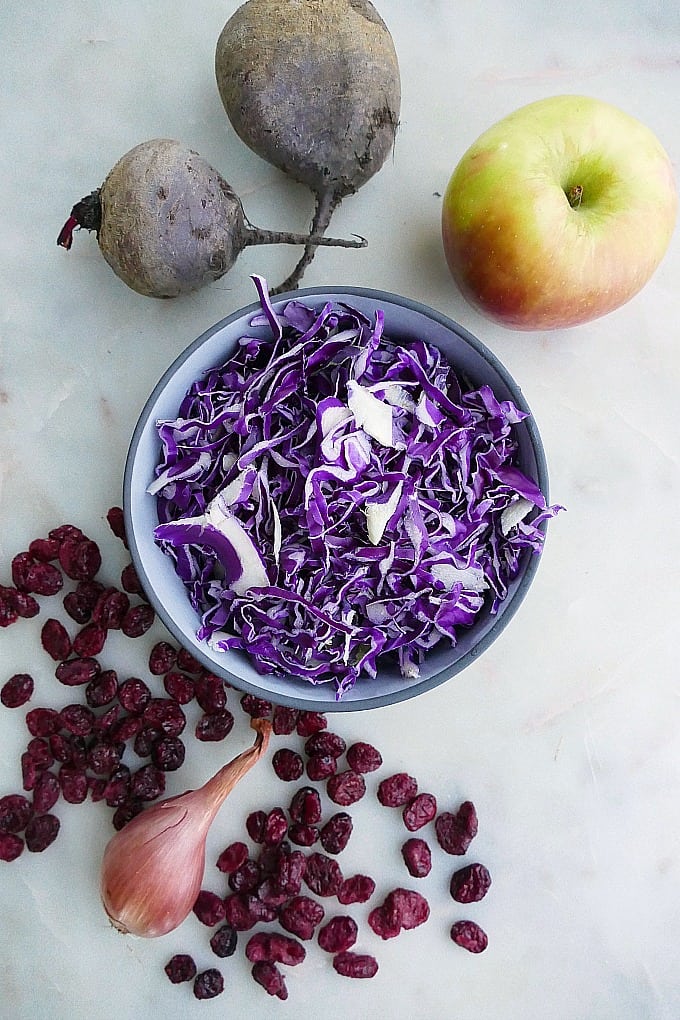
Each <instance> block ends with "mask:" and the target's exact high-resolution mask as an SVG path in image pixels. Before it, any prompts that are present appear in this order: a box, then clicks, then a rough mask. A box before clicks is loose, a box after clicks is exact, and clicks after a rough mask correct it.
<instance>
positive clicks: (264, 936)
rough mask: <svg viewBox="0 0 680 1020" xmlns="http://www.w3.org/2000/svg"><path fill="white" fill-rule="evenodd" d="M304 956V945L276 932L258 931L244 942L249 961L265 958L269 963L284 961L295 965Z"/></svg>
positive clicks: (254, 961)
mask: <svg viewBox="0 0 680 1020" xmlns="http://www.w3.org/2000/svg"><path fill="white" fill-rule="evenodd" d="M305 956H306V951H305V947H304V946H303V945H301V944H300V943H299V942H298V941H297V939H292V938H290V937H289V936H288V935H280V934H279V933H278V932H265V931H260V932H257V934H255V935H251V937H250V938H249V939H248V942H247V944H246V958H247V959H248V960H250V962H251V963H258V962H259V961H261V960H267V961H268V962H269V963H284V964H286V966H288V967H295V966H297V964H299V963H302V961H303V960H304V958H305Z"/></svg>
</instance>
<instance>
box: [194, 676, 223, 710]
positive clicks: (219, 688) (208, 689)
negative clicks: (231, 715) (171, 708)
mask: <svg viewBox="0 0 680 1020" xmlns="http://www.w3.org/2000/svg"><path fill="white" fill-rule="evenodd" d="M194 692H195V697H196V701H197V702H198V704H199V705H200V707H201V708H202V709H203V711H204V712H206V713H207V714H208V715H211V714H214V713H215V712H221V711H222V709H223V708H224V707H225V705H226V704H227V692H226V690H225V689H224V683H223V681H222V680H220V678H219V677H218V676H215V675H214V674H213V673H203V674H201V675H200V676H198V677H197V678H196V680H195V681H194Z"/></svg>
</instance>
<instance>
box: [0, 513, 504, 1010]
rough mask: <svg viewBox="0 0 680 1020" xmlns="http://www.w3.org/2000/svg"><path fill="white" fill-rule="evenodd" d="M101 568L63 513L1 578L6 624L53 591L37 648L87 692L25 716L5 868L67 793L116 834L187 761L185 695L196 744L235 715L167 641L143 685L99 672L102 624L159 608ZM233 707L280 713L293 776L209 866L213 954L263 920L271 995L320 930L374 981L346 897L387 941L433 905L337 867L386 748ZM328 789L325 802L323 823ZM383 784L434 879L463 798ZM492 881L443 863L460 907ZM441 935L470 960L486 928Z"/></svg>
mask: <svg viewBox="0 0 680 1020" xmlns="http://www.w3.org/2000/svg"><path fill="white" fill-rule="evenodd" d="M107 519H108V522H109V525H110V527H111V530H112V531H113V533H114V535H116V537H117V538H119V539H121V540H122V541H123V543H125V544H126V541H125V534H124V527H123V518H122V512H121V511H120V509H119V508H117V507H114V508H112V509H111V510H109V512H108V514H107ZM101 565H102V558H101V553H100V550H99V547H98V546H97V544H96V543H95V542H93V541H92V540H91V539H89V538H88V537H87V536H86V535H84V534H83V532H82V531H81V530H80V529H79V528H77V527H75V526H74V525H70V524H67V525H62V526H61V527H58V528H55V529H54V530H52V531H50V532H49V534H48V535H47V537H46V538H38V539H36V540H35V541H33V542H31V544H30V545H29V548H28V549H27V550H26V551H25V552H21V553H19V554H17V555H16V556H15V557H14V559H13V561H12V566H11V574H12V584H11V585H0V627H7V626H10V625H12V624H14V623H16V622H18V621H19V620H21V619H22V618H30V617H34V616H36V615H38V613H39V612H40V611H41V605H40V603H39V601H38V598H41V597H43V596H55V595H60V597H61V600H62V604H63V609H64V611H65V614H66V616H67V617H69V618H70V620H72V621H73V623H74V625H75V626H74V627H68V626H67V625H65V624H64V623H63V622H61V621H60V620H59V619H57V618H56V617H51V616H50V617H48V618H47V619H46V620H45V622H44V623H43V625H42V628H41V632H40V637H41V644H42V646H43V648H44V650H45V652H46V653H47V654H48V655H49V656H50V657H51V659H52V660H53V661H54V662H55V663H56V665H55V667H54V674H55V678H56V680H57V681H59V683H61V684H62V685H64V686H66V687H68V688H73V689H74V691H75V689H76V688H79V689H80V692H81V698H80V700H78V701H76V700H74V701H73V703H72V704H68V705H66V706H65V707H63V708H61V709H59V710H56V709H54V708H40V707H38V708H29V709H27V711H26V716H25V722H26V727H27V729H28V733H29V738H30V739H29V740H28V742H27V744H26V748H25V750H24V752H23V753H22V755H21V775H22V785H23V792H22V793H10V794H7V795H5V796H2V797H0V860H2V861H13V860H15V859H16V858H17V857H19V856H20V854H21V853H22V852H23V851H24V849H26V850H28V851H31V852H33V853H38V852H42V851H44V850H46V849H47V848H48V847H49V846H50V844H51V843H52V842H53V841H54V840H55V839H56V837H57V835H58V832H59V827H60V821H59V818H58V816H57V815H56V814H55V813H54V811H53V809H54V808H55V806H56V804H57V802H58V801H59V799H60V798H62V799H63V800H64V801H67V802H68V803H71V804H78V803H83V802H85V801H87V800H90V801H103V802H105V803H106V804H107V805H108V806H109V807H110V808H111V809H112V823H113V825H114V827H115V828H117V829H120V828H122V827H123V826H124V825H125V824H126V823H127V822H128V821H129V820H130V819H131V818H133V817H134V816H135V815H136V814H138V813H139V812H140V811H143V810H144V808H145V806H146V805H147V804H149V803H150V802H152V801H154V800H155V799H156V798H158V797H160V796H162V794H163V793H164V790H165V775H166V773H167V772H170V771H175V770H176V769H179V768H180V767H181V765H182V764H183V762H184V758H185V754H186V745H185V739H184V737H183V734H184V731H185V728H186V725H187V717H186V714H185V711H184V707H185V706H187V705H188V704H189V703H190V702H194V703H195V704H196V705H197V706H198V708H199V710H200V716H199V717H198V720H197V722H196V723H195V726H194V728H193V734H194V737H195V738H196V739H198V740H200V741H218V740H223V739H224V738H225V737H226V736H227V735H228V734H229V733H230V731H231V729H232V727H233V725H234V717H233V715H232V713H231V711H230V709H229V708H228V707H227V688H228V685H226V684H225V683H223V681H221V680H220V679H219V678H218V677H216V676H214V675H213V674H212V673H209V672H208V671H206V670H205V669H204V668H203V667H202V666H201V665H200V664H199V663H198V662H197V661H196V660H195V659H194V658H193V657H192V656H191V655H190V654H189V653H188V652H187V651H185V650H184V649H181V648H177V647H175V646H174V645H173V644H172V643H171V642H170V641H166V640H161V641H158V642H157V643H156V644H154V646H153V647H152V649H151V652H150V654H149V656H148V660H147V662H146V663H145V668H146V672H147V678H146V679H142V678H141V677H137V676H128V677H125V678H122V677H119V676H118V674H117V673H116V671H115V670H114V669H111V668H103V667H102V664H101V663H100V661H99V659H98V656H99V655H100V653H101V652H102V650H103V648H104V645H105V642H106V640H107V636H108V634H109V632H110V631H112V630H118V631H120V632H122V633H123V634H125V635H126V636H128V637H130V638H137V637H141V636H142V635H144V634H146V633H147V631H148V630H149V629H150V627H151V626H152V624H153V623H154V611H153V609H152V607H151V606H150V605H149V604H148V602H147V601H146V599H145V597H144V593H143V590H142V587H141V585H140V583H139V580H138V578H137V576H136V573H135V570H134V566H133V565H132V564H131V563H128V564H127V565H126V566H125V567H124V569H123V570H122V572H121V576H120V584H118V585H106V584H104V583H103V582H102V581H100V580H98V579H97V575H98V574H99V571H100V568H101ZM69 582H70V583H69ZM66 589H67V590H66ZM62 615H63V614H62ZM34 686H35V685H34V682H33V678H32V677H31V676H30V674H28V673H17V674H14V675H13V676H11V677H9V678H8V679H7V680H6V681H5V682H4V684H3V685H2V688H1V689H0V701H1V702H2V704H3V705H4V706H5V707H6V708H9V709H17V708H21V707H23V706H24V705H27V704H28V702H29V701H30V700H31V698H32V695H33V693H34ZM240 708H241V710H242V711H244V712H245V713H247V714H248V715H250V716H265V717H268V718H270V719H271V720H272V726H273V733H274V734H276V735H277V736H279V737H281V738H282V740H281V742H280V744H279V746H278V747H277V748H276V749H275V750H274V751H273V753H272V756H271V767H272V769H273V771H274V773H275V775H276V776H277V777H278V779H280V780H281V781H282V782H284V783H290V784H298V785H297V786H296V787H295V789H294V790H293V792H292V794H291V795H289V796H287V798H286V800H285V806H284V804H283V803H282V804H281V806H277V807H274V808H272V809H269V810H266V811H265V810H255V811H252V812H251V813H250V814H249V815H248V817H247V818H246V819H245V832H244V839H243V840H238V841H235V842H233V843H231V844H230V845H229V846H227V847H225V849H224V851H223V852H222V853H221V854H220V855H219V857H218V860H217V862H216V863H217V868H218V870H219V872H221V873H222V874H223V875H224V876H226V888H224V889H223V890H222V891H221V892H220V893H217V892H213V891H211V890H208V889H204V890H202V891H201V893H200V894H199V896H198V899H197V901H196V904H195V906H194V913H195V914H196V916H197V918H198V919H199V920H200V921H201V922H203V923H204V924H205V925H206V926H208V927H209V928H210V929H211V936H210V940H209V942H210V948H211V950H212V952H213V953H214V955H215V956H217V957H218V958H226V957H229V956H232V955H233V954H234V953H235V951H236V949H237V944H238V942H239V940H240V938H245V936H244V935H243V933H245V932H252V929H255V928H257V930H256V931H254V932H252V933H251V934H250V935H249V936H248V937H247V938H245V947H244V948H245V956H246V958H247V960H248V961H249V962H250V964H252V968H251V973H252V976H253V978H254V980H255V981H256V982H258V983H259V984H260V985H261V986H262V987H263V988H264V989H265V990H266V991H267V992H268V993H269V994H270V995H274V996H277V997H278V998H281V999H285V998H286V997H287V995H288V992H287V989H286V982H285V976H284V973H283V971H282V970H281V967H286V966H295V965H297V964H299V963H301V962H302V961H303V960H304V959H305V956H306V951H305V947H304V945H303V943H304V942H308V941H310V940H311V939H314V938H315V939H316V942H317V943H318V945H319V946H320V947H321V949H322V950H324V951H325V952H327V953H329V954H330V955H331V956H332V965H333V968H334V969H335V971H336V972H337V973H338V974H340V975H343V976H346V977H352V978H369V977H373V976H374V975H375V974H376V972H377V970H378V962H377V960H376V958H375V957H374V956H373V955H371V954H369V953H364V952H359V951H358V950H357V948H356V944H357V941H358V939H359V934H360V932H359V925H358V924H357V921H356V920H355V918H354V917H352V916H351V915H350V913H348V912H347V911H343V910H342V907H347V906H349V905H351V904H367V906H366V923H367V925H368V927H369V929H370V930H371V931H372V932H374V933H375V934H376V935H378V936H379V937H380V938H381V939H383V940H386V939H391V938H394V937H396V936H397V935H399V933H400V932H401V931H402V930H405V929H411V928H415V927H418V926H420V925H422V924H423V923H424V922H425V921H427V919H428V917H429V915H430V908H429V904H428V902H427V900H426V898H425V897H424V896H423V895H422V894H421V893H420V892H418V891H416V890H414V889H411V888H405V887H401V886H400V887H397V888H394V889H392V890H391V891H390V892H388V893H387V895H385V896H384V897H383V898H382V902H380V903H375V902H373V903H371V900H372V897H373V896H374V893H375V889H376V883H375V881H374V879H373V878H371V877H370V876H369V875H365V874H352V875H345V874H344V873H343V871H342V867H341V864H340V862H339V860H338V857H339V855H340V854H341V853H342V851H343V850H344V849H345V847H346V846H347V844H348V842H349V840H350V838H351V836H352V832H353V828H354V825H353V819H352V816H351V814H350V812H349V811H348V810H347V809H348V808H351V806H352V805H353V804H355V803H356V802H357V801H359V800H361V799H362V798H363V797H364V796H365V795H366V793H367V787H366V780H365V778H364V777H365V776H366V775H368V774H370V773H378V771H379V770H380V769H381V768H382V767H383V759H382V756H381V754H380V752H379V751H378V750H377V748H375V747H374V746H373V745H372V744H370V743H367V742H363V741H357V742H355V743H353V744H351V745H350V746H347V744H346V741H345V740H344V739H343V737H341V736H340V735H339V734H337V733H335V732H332V731H331V730H329V729H328V722H327V718H326V716H325V715H324V714H322V713H318V712H311V711H302V710H300V711H298V710H296V709H291V708H286V707H283V706H275V705H273V704H272V703H271V702H269V701H265V700H264V699H261V698H257V697H254V696H253V695H250V694H245V695H243V696H241V697H240ZM283 738H286V739H283ZM130 752H132V753H133V755H134V759H135V762H134V764H131V763H130V760H131V759H130ZM125 758H127V761H125V760H124V759H125ZM322 792H323V793H324V794H325V799H326V800H327V801H328V802H330V803H331V804H332V805H333V810H332V811H331V813H330V814H329V813H328V811H327V812H326V816H324V808H323V803H322V796H321V793H322ZM375 795H376V798H377V801H378V803H379V804H380V805H382V806H383V807H385V808H388V809H396V810H400V811H401V815H402V818H403V824H404V828H405V832H406V833H408V835H407V837H406V838H405V840H404V842H403V844H402V845H401V856H402V858H403V861H404V866H405V869H406V872H407V873H408V875H409V877H410V878H413V879H419V878H424V877H425V876H426V875H428V874H429V873H430V871H431V868H432V861H433V854H432V847H433V846H434V845H435V844H436V845H438V847H439V848H441V850H443V851H444V852H445V853H447V854H451V855H454V856H463V855H464V854H466V853H467V851H468V848H469V846H470V843H471V842H472V840H473V839H474V837H475V835H476V834H477V814H476V811H475V808H474V805H473V804H472V803H471V802H470V801H464V802H463V803H461V804H459V805H458V806H457V808H456V810H455V811H451V810H444V811H441V810H439V808H438V804H437V800H436V798H435V796H434V794H432V793H429V792H427V791H421V790H419V788H418V782H417V780H416V779H415V778H414V777H413V776H411V775H409V774H407V773H405V772H397V773H394V774H391V775H388V776H386V777H385V778H382V779H380V781H379V782H378V784H377V788H376V793H375ZM335 807H337V809H338V810H334V808H335ZM428 826H430V828H431V835H432V837H433V838H430V841H429V842H428V841H427V840H426V839H425V838H424V835H423V834H424V833H425V832H426V827H428ZM416 833H417V835H414V834H416ZM246 839H247V840H248V842H246ZM490 884H491V878H490V875H489V872H488V870H487V869H486V868H485V867H484V865H482V864H480V863H477V862H474V863H470V864H467V865H465V866H464V867H461V868H459V869H457V870H456V871H454V872H453V874H452V875H451V879H450V893H451V896H452V898H453V899H454V900H455V901H456V902H457V903H460V904H471V903H474V902H477V901H479V900H481V899H482V898H483V897H484V896H485V895H486V893H487V891H488V889H489V886H490ZM262 924H270V925H271V924H276V925H278V928H275V929H265V930H263V929H262V928H261V927H258V926H261V925H262ZM450 935H451V939H452V940H453V941H454V942H455V943H456V944H458V945H459V946H462V947H463V948H465V949H467V950H468V951H470V952H472V953H479V952H482V951H483V950H484V949H485V948H486V946H487V936H486V934H485V932H484V931H483V930H482V928H480V927H479V925H478V924H477V923H476V922H475V921H473V920H470V919H467V918H462V919H460V920H457V921H455V922H454V923H453V925H452V927H451V931H450ZM165 970H166V973H167V975H168V977H169V979H170V980H171V981H172V982H173V983H181V982H188V981H191V982H193V992H194V995H195V996H196V998H198V999H208V998H213V997H214V996H216V995H218V994H220V993H221V992H222V991H223V988H224V979H223V977H222V974H221V972H220V971H219V969H218V968H217V967H210V968H207V969H206V970H204V971H202V972H200V973H198V972H197V967H196V964H195V962H194V960H193V958H192V956H191V955H190V954H188V953H186V954H177V955H175V956H173V957H172V959H171V960H169V961H168V963H167V965H166V967H165Z"/></svg>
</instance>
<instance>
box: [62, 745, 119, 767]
mask: <svg viewBox="0 0 680 1020" xmlns="http://www.w3.org/2000/svg"><path fill="white" fill-rule="evenodd" d="M120 757H121V756H120V751H119V750H118V746H117V745H116V744H111V743H108V742H103V741H102V742H99V741H98V742H97V743H95V744H93V745H92V747H90V749H89V750H88V752H87V764H88V766H89V768H90V769H91V771H92V772H94V773H95V775H97V776H108V775H110V773H111V772H113V770H114V769H115V768H117V766H118V765H119V764H120ZM66 760H68V759H66Z"/></svg>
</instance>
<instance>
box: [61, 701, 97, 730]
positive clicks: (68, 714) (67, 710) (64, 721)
mask: <svg viewBox="0 0 680 1020" xmlns="http://www.w3.org/2000/svg"><path fill="white" fill-rule="evenodd" d="M94 719H95V717H94V712H93V711H92V709H90V708H88V707H87V706H86V705H66V706H65V707H64V708H62V710H61V712H60V713H59V722H60V724H61V728H62V729H64V730H68V732H69V733H74V734H75V735H76V736H78V737H86V736H87V735H88V733H91V732H92V727H93V726H94Z"/></svg>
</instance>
